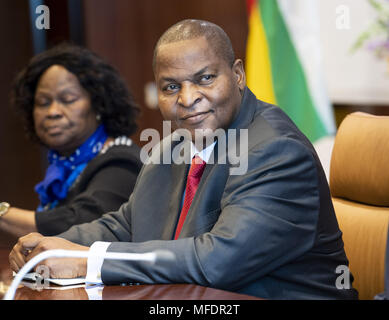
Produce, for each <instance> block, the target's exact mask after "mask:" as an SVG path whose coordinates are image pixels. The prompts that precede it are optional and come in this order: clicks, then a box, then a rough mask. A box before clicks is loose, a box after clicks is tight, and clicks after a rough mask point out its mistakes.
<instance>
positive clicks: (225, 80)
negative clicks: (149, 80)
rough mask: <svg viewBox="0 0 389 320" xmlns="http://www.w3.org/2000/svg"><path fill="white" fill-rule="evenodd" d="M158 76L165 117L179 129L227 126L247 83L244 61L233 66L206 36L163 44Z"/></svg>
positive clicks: (159, 100) (235, 113) (158, 61)
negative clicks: (216, 52) (219, 54)
mask: <svg viewBox="0 0 389 320" xmlns="http://www.w3.org/2000/svg"><path fill="white" fill-rule="evenodd" d="M155 78H156V83H157V88H158V102H159V108H160V110H161V113H162V116H163V117H164V118H165V120H170V121H172V125H173V127H175V128H184V129H187V130H189V131H190V132H191V134H192V140H193V141H194V137H195V136H194V132H195V129H211V130H213V131H214V130H216V129H219V128H222V129H227V128H228V127H229V126H230V124H231V123H232V122H233V120H234V118H235V116H236V115H237V113H238V110H239V107H240V103H241V99H242V95H241V92H242V91H243V89H244V86H245V74H244V69H243V64H242V61H241V60H236V61H235V63H234V65H233V66H232V67H231V66H230V65H229V64H228V62H227V61H226V60H225V59H223V58H222V57H220V56H218V55H217V54H215V52H214V50H213V49H212V47H211V46H210V45H209V44H208V41H207V40H206V39H205V38H204V37H199V38H195V39H192V40H183V41H179V42H174V43H170V44H165V45H162V46H160V47H159V49H158V53H157V57H156V67H155Z"/></svg>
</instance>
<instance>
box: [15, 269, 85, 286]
mask: <svg viewBox="0 0 389 320" xmlns="http://www.w3.org/2000/svg"><path fill="white" fill-rule="evenodd" d="M13 275H14V276H15V275H16V273H15V272H14V273H13ZM38 277H41V278H42V276H41V275H40V274H39V273H36V272H30V273H27V274H26V275H25V276H24V277H23V279H24V280H30V281H36V280H37V279H38ZM38 280H39V279H38ZM45 280H46V281H48V282H49V283H53V284H56V285H58V286H72V285H75V284H83V283H85V278H70V279H53V278H46V279H45Z"/></svg>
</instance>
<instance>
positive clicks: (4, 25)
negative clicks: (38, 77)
mask: <svg viewBox="0 0 389 320" xmlns="http://www.w3.org/2000/svg"><path fill="white" fill-rule="evenodd" d="M28 10H29V9H28V1H0V12H1V13H2V18H1V19H0V39H1V43H2V44H3V45H2V48H1V50H0V61H1V62H0V63H1V73H0V101H1V105H0V176H1V179H0V181H1V183H0V201H8V202H10V203H11V205H14V206H19V207H22V208H27V209H34V208H35V207H36V206H37V204H38V199H37V196H36V195H35V193H34V191H33V187H34V185H35V184H36V183H37V182H39V180H40V179H41V178H42V168H41V156H40V148H39V146H37V145H35V144H33V143H32V142H30V141H29V140H27V138H26V137H25V135H24V131H23V129H22V123H21V121H20V119H18V118H17V117H16V115H15V113H14V112H13V110H12V109H11V107H10V104H9V94H10V89H11V82H12V80H13V78H14V76H15V75H16V73H17V72H18V71H19V70H20V69H21V68H22V67H24V65H25V64H26V63H27V61H28V60H29V59H30V57H31V56H32V42H31V35H30V18H29V11H28Z"/></svg>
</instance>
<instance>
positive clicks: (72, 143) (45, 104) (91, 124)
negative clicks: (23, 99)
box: [33, 65, 98, 156]
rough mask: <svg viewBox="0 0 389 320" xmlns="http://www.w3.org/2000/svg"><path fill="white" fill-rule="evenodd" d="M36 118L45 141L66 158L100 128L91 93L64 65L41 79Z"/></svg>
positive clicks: (53, 67)
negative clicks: (92, 105) (92, 104)
mask: <svg viewBox="0 0 389 320" xmlns="http://www.w3.org/2000/svg"><path fill="white" fill-rule="evenodd" d="M33 118H34V126H35V132H36V134H37V136H38V138H39V139H40V140H41V142H42V143H43V144H44V145H46V146H47V147H48V148H50V149H53V150H56V151H58V152H59V153H60V154H62V155H65V156H68V155H70V154H72V153H73V152H74V151H75V150H76V149H77V148H78V147H79V146H80V145H81V144H82V143H83V142H85V141H86V140H87V139H88V138H89V137H90V136H91V134H92V133H93V132H94V131H95V130H96V129H97V127H98V121H97V120H96V113H95V112H94V111H93V109H92V107H91V100H90V97H89V94H88V92H87V91H85V90H84V88H82V86H81V85H80V83H79V81H78V79H77V77H76V76H75V75H74V74H73V73H71V72H69V71H68V70H67V69H65V68H64V67H63V66H60V65H53V66H51V67H50V68H48V69H47V70H46V71H45V72H44V73H43V74H42V76H41V77H40V79H39V80H38V84H37V88H36V91H35V97H34V109H33Z"/></svg>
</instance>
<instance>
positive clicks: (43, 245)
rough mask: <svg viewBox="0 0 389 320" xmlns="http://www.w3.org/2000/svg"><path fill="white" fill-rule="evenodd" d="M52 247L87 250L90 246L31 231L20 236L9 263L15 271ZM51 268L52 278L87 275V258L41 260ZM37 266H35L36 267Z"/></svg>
mask: <svg viewBox="0 0 389 320" xmlns="http://www.w3.org/2000/svg"><path fill="white" fill-rule="evenodd" d="M51 249H64V250H85V251H88V250H89V247H85V246H81V245H79V244H76V243H73V242H70V241H68V240H65V239H62V238H57V237H44V236H42V235H41V234H40V233H36V232H34V233H30V234H28V235H26V236H24V237H21V238H19V240H18V242H17V243H16V245H15V246H14V247H13V249H12V251H11V253H10V255H9V263H10V266H11V268H12V270H14V271H15V272H18V271H19V270H20V268H22V267H23V265H24V264H25V263H26V262H28V261H29V260H30V259H32V258H33V257H35V256H36V255H37V254H39V253H41V252H43V251H46V250H51ZM40 265H45V266H47V267H48V268H49V270H50V277H51V278H77V277H85V276H86V270H87V258H52V259H46V260H44V261H42V262H40ZM36 267H37V266H35V268H36Z"/></svg>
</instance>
